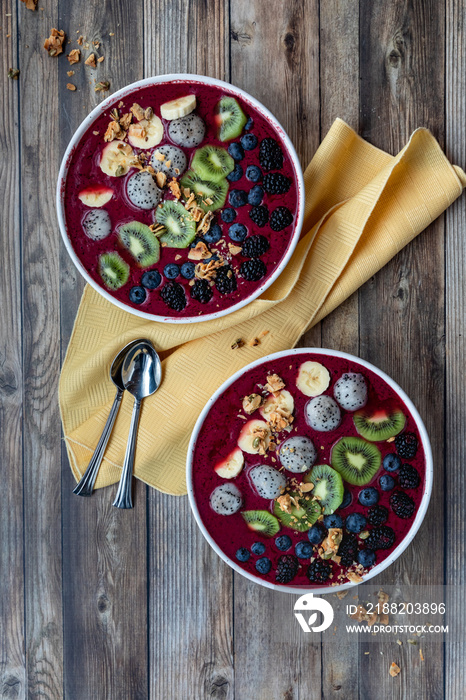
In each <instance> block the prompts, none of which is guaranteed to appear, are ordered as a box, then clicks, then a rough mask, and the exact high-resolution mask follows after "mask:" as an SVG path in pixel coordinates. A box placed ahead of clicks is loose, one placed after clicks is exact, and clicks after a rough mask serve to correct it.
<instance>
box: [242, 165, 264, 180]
mask: <svg viewBox="0 0 466 700" xmlns="http://www.w3.org/2000/svg"><path fill="white" fill-rule="evenodd" d="M246 177H247V178H248V180H250V181H251V182H259V180H260V179H261V178H262V170H261V169H260V168H259V167H258V166H257V165H248V167H247V168H246Z"/></svg>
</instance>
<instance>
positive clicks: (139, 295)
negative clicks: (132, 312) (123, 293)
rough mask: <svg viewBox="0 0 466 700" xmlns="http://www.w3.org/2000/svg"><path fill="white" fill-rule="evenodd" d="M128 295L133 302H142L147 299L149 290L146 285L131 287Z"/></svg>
mask: <svg viewBox="0 0 466 700" xmlns="http://www.w3.org/2000/svg"><path fill="white" fill-rule="evenodd" d="M128 296H129V300H130V301H131V302H132V303H133V304H142V303H143V302H144V301H145V300H146V297H147V292H146V290H145V289H144V287H131V289H130V290H129V294H128Z"/></svg>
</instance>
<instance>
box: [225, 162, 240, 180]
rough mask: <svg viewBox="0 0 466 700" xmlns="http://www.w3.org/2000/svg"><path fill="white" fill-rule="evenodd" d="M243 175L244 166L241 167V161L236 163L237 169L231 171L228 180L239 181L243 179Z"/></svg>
mask: <svg viewBox="0 0 466 700" xmlns="http://www.w3.org/2000/svg"><path fill="white" fill-rule="evenodd" d="M242 177H243V168H242V167H241V165H240V164H239V163H236V165H235V169H234V170H232V171H231V173H229V174H228V175H227V180H229V181H230V182H237V181H238V180H241V178H242Z"/></svg>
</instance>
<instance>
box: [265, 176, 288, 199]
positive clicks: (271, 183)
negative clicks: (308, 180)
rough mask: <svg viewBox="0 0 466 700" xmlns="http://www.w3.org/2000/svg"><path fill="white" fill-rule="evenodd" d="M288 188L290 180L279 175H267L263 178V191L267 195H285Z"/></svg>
mask: <svg viewBox="0 0 466 700" xmlns="http://www.w3.org/2000/svg"><path fill="white" fill-rule="evenodd" d="M290 187H291V180H290V178H289V177H285V175H282V174H281V173H267V175H265V177H264V190H265V191H266V192H268V193H269V194H286V192H288V190H289V189H290Z"/></svg>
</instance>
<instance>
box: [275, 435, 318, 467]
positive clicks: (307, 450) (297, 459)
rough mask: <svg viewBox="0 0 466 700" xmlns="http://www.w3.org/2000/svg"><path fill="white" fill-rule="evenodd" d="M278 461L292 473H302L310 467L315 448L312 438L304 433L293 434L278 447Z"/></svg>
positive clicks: (313, 458)
mask: <svg viewBox="0 0 466 700" xmlns="http://www.w3.org/2000/svg"><path fill="white" fill-rule="evenodd" d="M279 457H280V463H281V465H282V466H283V467H285V469H287V470H288V471H289V472H293V474H302V472H307V470H308V469H310V468H311V467H312V465H313V464H314V462H315V461H316V457H317V450H316V448H315V447H314V445H313V442H312V440H310V439H309V438H308V437H305V436H304V435H293V437H290V438H288V440H285V442H284V443H283V444H282V445H281V447H280V454H279Z"/></svg>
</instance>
